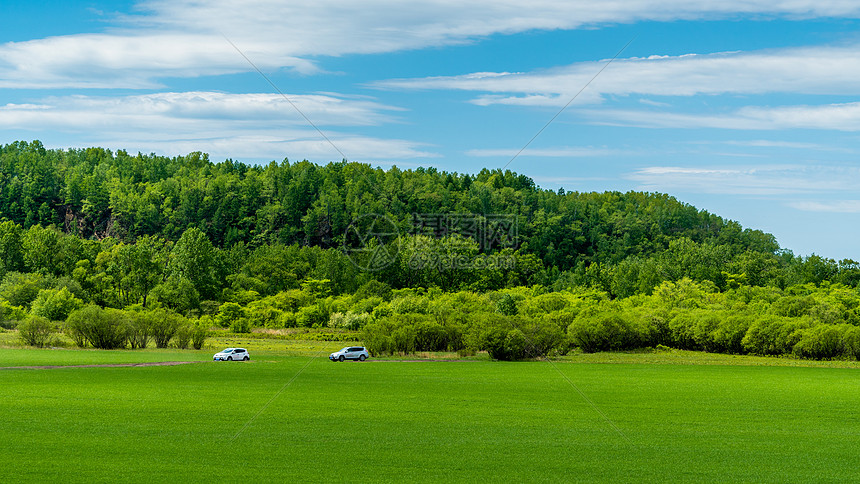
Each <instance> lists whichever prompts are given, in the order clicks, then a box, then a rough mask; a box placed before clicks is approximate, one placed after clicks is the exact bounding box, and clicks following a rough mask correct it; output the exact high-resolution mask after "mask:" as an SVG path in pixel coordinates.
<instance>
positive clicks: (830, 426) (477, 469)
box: [0, 343, 860, 483]
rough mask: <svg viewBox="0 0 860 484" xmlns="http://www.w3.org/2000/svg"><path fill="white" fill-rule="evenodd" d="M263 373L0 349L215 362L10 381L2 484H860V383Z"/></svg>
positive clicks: (629, 374)
mask: <svg viewBox="0 0 860 484" xmlns="http://www.w3.org/2000/svg"><path fill="white" fill-rule="evenodd" d="M334 345H335V346H338V347H339V345H338V344H337V343H335V344H334ZM320 350H323V348H320ZM317 354H318V352H317ZM70 355H76V356H70ZM111 355H114V356H111ZM116 355H119V356H116ZM122 355H125V356H124V357H121V356H122ZM252 356H253V357H254V359H253V360H252V361H251V362H247V363H241V362H236V363H220V362H219V363H214V362H211V361H208V359H209V358H210V357H211V352H210V351H206V352H203V351H201V352H189V351H185V352H182V351H178V350H164V351H161V350H157V351H156V350H153V351H150V350H147V351H142V352H141V351H137V352H133V351H120V352H95V351H74V350H53V351H52V350H27V349H9V348H7V349H0V357H2V358H3V359H4V361H10V360H11V361H15V362H16V364H18V365H23V364H31V365H50V364H84V361H86V362H87V363H115V362H133V361H129V360H135V359H138V361H159V360H160V361H177V360H188V361H191V360H205V361H200V362H198V363H193V364H187V365H180V366H150V367H120V368H116V367H111V368H62V369H49V370H28V369H11V370H0V387H2V388H3V389H4V390H5V393H6V398H4V399H3V400H2V402H0V429H2V433H3V435H4V437H5V439H4V442H5V443H4V444H3V446H2V448H3V451H2V452H0V469H4V471H3V476H4V478H3V479H4V480H5V478H10V479H11V480H12V481H14V482H61V481H62V482H152V481H156V480H158V481H163V482H183V483H191V482H218V481H222V480H225V479H226V480H228V481H234V482H235V481H241V482H319V481H323V480H326V481H353V482H408V481H424V482H430V481H435V482H438V481H468V482H474V481H479V480H498V481H507V482H518V481H521V482H565V481H567V482H574V481H580V482H593V481H606V482H608V481H612V482H618V481H624V482H630V481H636V482H665V481H686V482H699V481H720V482H727V481H739V482H810V481H816V482H822V481H824V482H826V481H831V482H850V481H858V480H860V410H858V406H859V405H858V404H860V380H858V376H860V373H858V370H857V369H852V368H825V367H789V366H758V365H744V366H738V365H731V364H715V363H714V362H712V361H709V362H708V364H687V363H665V362H663V363H653V362H650V361H647V360H643V361H646V362H643V363H637V362H635V361H636V360H635V357H631V358H629V359H628V360H629V361H625V362H623V363H614V364H608V363H605V362H577V361H571V360H565V361H558V362H554V363H552V364H551V363H548V362H539V361H536V362H516V363H502V362H492V361H487V360H484V361H481V360H477V361H459V362H458V361H454V362H449V361H422V362H408V361H395V360H370V361H367V362H364V363H355V362H345V363H331V362H329V361H328V360H327V359H326V358H325V356H291V355H290V354H288V353H286V352H278V351H270V352H265V351H258V352H257V353H252ZM180 357H182V358H180ZM120 360H122V361H120ZM74 361H78V363H75V362H74ZM4 366H14V365H11V364H8V363H7V364H5V365H4ZM580 392H582V394H584V395H585V396H586V397H587V399H588V400H586V399H585V398H583V396H582V395H581V394H580ZM616 428H617V430H616ZM13 477H14V479H12V478H13Z"/></svg>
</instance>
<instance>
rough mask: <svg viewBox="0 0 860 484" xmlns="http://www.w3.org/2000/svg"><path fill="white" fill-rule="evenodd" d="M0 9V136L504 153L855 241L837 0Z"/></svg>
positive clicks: (306, 0) (859, 38) (793, 243)
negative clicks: (0, 14)
mask: <svg viewBox="0 0 860 484" xmlns="http://www.w3.org/2000/svg"><path fill="white" fill-rule="evenodd" d="M0 8H2V11H3V14H4V15H3V16H4V20H5V22H4V29H3V30H2V32H0V142H2V143H8V142H11V141H14V140H19V139H23V140H32V139H39V140H41V141H42V142H43V143H44V144H45V145H46V146H48V147H51V148H69V147H87V146H103V147H106V148H110V149H113V150H117V149H126V150H128V151H130V152H137V151H141V152H145V153H149V152H155V153H159V154H164V155H171V156H172V155H178V154H185V153H188V152H191V151H204V152H208V153H209V154H210V156H211V158H212V159H213V160H215V161H220V160H223V159H224V158H228V157H229V158H233V159H236V160H241V161H245V162H251V163H256V162H264V161H269V160H273V159H275V160H281V159H283V158H289V159H290V160H298V159H308V160H311V161H315V162H318V163H326V162H328V161H334V160H339V159H340V158H341V156H340V154H339V153H338V150H340V151H341V152H343V153H344V154H345V155H346V156H347V158H348V159H350V160H353V161H361V162H367V163H370V164H373V165H379V166H382V167H389V166H391V165H397V166H400V167H404V168H409V167H415V166H435V167H437V168H439V169H440V170H447V171H457V172H461V173H462V172H476V171H479V170H480V169H481V168H484V167H487V168H501V167H504V166H506V165H508V163H509V162H510V164H509V165H508V168H509V169H511V170H514V171H516V172H519V173H523V174H526V175H528V176H530V177H532V178H534V179H535V181H536V182H537V183H538V184H539V185H540V186H541V187H544V188H550V189H557V188H559V187H563V188H564V189H565V190H568V191H604V190H619V191H627V190H645V191H659V192H664V193H669V194H671V195H673V196H675V197H677V198H678V199H680V200H682V201H684V202H687V203H690V204H693V205H695V206H696V207H698V208H700V209H705V210H708V211H710V212H712V213H716V214H718V215H721V216H724V217H727V218H730V219H733V220H737V221H739V222H741V223H742V224H743V225H744V226H745V227H750V228H757V229H761V230H765V231H767V232H771V233H773V234H774V235H776V237H777V239H778V241H779V243H780V244H781V246H783V247H784V248H787V249H790V250H792V251H794V252H795V253H796V254H801V255H809V254H812V253H816V254H819V255H822V256H825V257H831V258H834V259H842V258H851V259H854V260H860V249H858V244H857V243H856V241H857V240H858V237H860V193H858V187H860V162H858V154H860V81H858V80H860V29H858V27H860V4H857V3H856V2H850V1H844V0H818V1H812V0H793V1H790V2H789V1H785V2H774V1H763V0H762V1H759V0H723V1H700V2H691V1H681V0H663V1H652V0H629V1H605V2H594V1H536V2H531V3H528V4H526V3H523V2H514V1H510V0H502V1H500V0H493V1H486V0H474V1H472V2H449V1H444V0H416V1H412V2H408V3H404V2H396V1H391V0H366V1H363V2H344V1H332V0H314V1H311V0H292V1H290V2H282V1H270V0H255V1H240V0H230V1H226V0H212V1H207V2H199V1H194V0H172V1H139V2H104V1H89V2H58V1H57V2H48V3H47V4H46V3H45V2H41V3H39V4H38V5H37V4H35V3H31V2H17V3H9V2H5V1H4V2H2V7H0ZM225 38H226V39H229V40H230V41H231V42H233V43H234V44H235V45H236V46H237V47H238V48H239V49H240V50H241V51H242V52H243V53H244V54H245V55H246V56H247V57H248V58H249V59H250V60H251V61H252V62H254V64H256V65H257V66H258V67H259V68H260V69H261V70H262V71H263V72H264V73H265V74H266V76H268V77H269V79H271V81H272V82H273V83H274V84H275V85H277V87H278V88H279V89H280V90H281V91H282V92H283V93H285V94H286V95H287V96H288V97H289V100H290V101H292V102H293V103H294V104H295V105H296V106H298V107H299V109H300V110H301V111H302V112H303V113H304V114H305V115H306V116H307V117H308V118H309V119H310V120H311V121H313V123H314V124H315V125H317V126H318V127H319V128H320V129H321V130H322V131H323V132H324V133H325V135H326V137H328V138H329V139H330V140H332V142H333V143H334V144H335V145H336V147H337V149H335V148H334V147H332V146H331V145H330V144H329V143H327V142H326V141H325V139H323V138H322V137H321V136H320V135H319V133H317V132H316V131H315V130H314V128H313V127H312V126H310V125H309V124H308V123H307V122H306V121H305V120H304V119H303V118H302V117H301V116H300V115H299V114H298V113H297V112H296V111H295V109H293V107H292V106H291V105H290V103H289V102H288V101H287V100H285V99H284V98H283V97H281V96H280V95H279V94H277V93H276V92H275V90H274V89H273V88H272V87H271V85H269V84H268V83H267V81H266V79H264V78H263V77H262V76H261V75H260V74H258V73H257V72H256V71H254V69H253V68H252V67H251V66H250V65H249V63H248V62H247V61H246V60H245V59H244V58H243V57H242V56H241V55H240V54H239V53H238V52H237V51H236V50H234V48H233V47H232V46H231V45H230V43H229V42H228V41H227V40H226V39H225ZM631 40H632V42H631V43H630V45H629V46H628V47H627V48H626V49H625V50H624V51H623V52H622V53H621V54H620V55H619V56H618V58H617V59H616V60H615V61H613V62H612V63H611V64H609V65H608V66H606V63H607V61H608V59H611V58H612V57H613V56H614V55H615V54H616V53H617V52H618V51H619V50H620V49H621V48H622V47H623V46H624V45H625V44H627V43H628V42H630V41H631ZM604 66H606V69H605V70H603V71H602V73H601V74H600V75H599V76H597V77H596V78H595V79H594V80H593V82H591V83H590V84H589V85H588V87H587V88H586V89H585V90H583V91H582V93H581V94H580V95H579V96H578V97H576V99H575V100H573V102H571V103H570V105H569V106H568V107H567V109H565V110H564V111H563V112H562V113H561V114H560V115H559V116H558V117H557V118H556V119H555V120H554V121H553V122H552V123H551V124H550V125H549V126H548V127H547V128H546V129H545V130H544V131H543V132H542V133H541V134H540V136H539V137H537V138H536V139H535V140H534V141H533V142H532V143H531V145H529V147H528V149H526V150H525V151H523V152H522V154H520V155H519V156H518V157H517V158H516V159H514V160H513V161H511V159H512V157H513V156H514V154H515V153H516V152H517V151H519V150H520V149H522V148H523V147H524V146H525V145H526V143H527V142H528V141H529V139H531V138H532V137H533V136H534V135H535V134H536V133H538V131H539V130H540V129H541V128H542V127H543V126H544V125H545V124H546V123H547V122H548V121H549V120H550V119H551V118H552V117H553V116H554V115H555V114H556V113H558V112H559V110H560V109H561V108H562V106H564V105H565V104H567V103H568V102H570V101H571V100H572V99H573V98H574V95H576V93H577V92H578V91H579V90H580V89H582V88H583V86H585V85H586V84H587V83H588V82H589V80H590V79H591V78H592V77H593V76H594V75H595V74H597V73H598V72H599V71H600V69H601V68H603V67H604Z"/></svg>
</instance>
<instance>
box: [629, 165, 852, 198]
mask: <svg viewBox="0 0 860 484" xmlns="http://www.w3.org/2000/svg"><path fill="white" fill-rule="evenodd" d="M626 178H628V179H630V180H633V181H636V182H638V183H639V184H640V188H641V189H643V190H648V191H662V192H670V193H677V192H686V193H708V194H719V195H751V196H785V195H797V194H801V195H803V194H805V195H809V194H816V193H832V192H852V191H856V189H857V186H858V183H860V168H857V167H845V166H827V165H819V166H806V165H782V166H780V165H771V166H751V167H746V168H736V167H732V168H723V167H680V166H651V167H645V168H642V169H639V170H636V171H634V172H633V173H630V174H628V175H627V176H626Z"/></svg>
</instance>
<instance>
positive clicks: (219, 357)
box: [212, 348, 251, 361]
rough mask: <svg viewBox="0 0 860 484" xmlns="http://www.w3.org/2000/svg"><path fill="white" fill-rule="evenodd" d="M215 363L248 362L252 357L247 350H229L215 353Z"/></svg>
mask: <svg viewBox="0 0 860 484" xmlns="http://www.w3.org/2000/svg"><path fill="white" fill-rule="evenodd" d="M212 359H213V360H214V361H248V360H250V359H251V355H250V354H248V350H246V349H245V348H227V349H224V350H221V351H219V352H218V353H215V356H213V357H212Z"/></svg>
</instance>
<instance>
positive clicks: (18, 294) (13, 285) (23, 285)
mask: <svg viewBox="0 0 860 484" xmlns="http://www.w3.org/2000/svg"><path fill="white" fill-rule="evenodd" d="M44 279H45V278H44V277H43V276H42V275H41V274H37V273H30V274H24V273H21V272H7V273H6V275H5V276H4V277H3V281H2V282H0V298H3V299H5V300H6V301H8V302H9V304H11V305H12V306H20V307H26V308H29V307H30V303H32V302H33V300H34V299H36V296H38V295H39V290H41V289H44V288H45V281H44Z"/></svg>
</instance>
